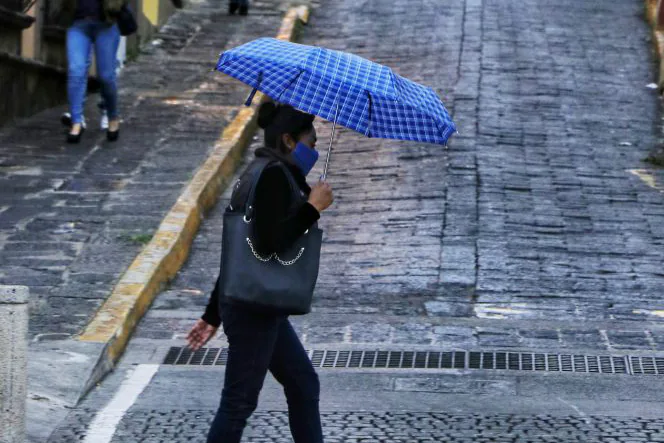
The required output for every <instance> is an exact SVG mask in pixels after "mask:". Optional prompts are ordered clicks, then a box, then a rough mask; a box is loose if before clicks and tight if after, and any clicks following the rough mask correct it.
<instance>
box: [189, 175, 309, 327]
mask: <svg viewBox="0 0 664 443" xmlns="http://www.w3.org/2000/svg"><path fill="white" fill-rule="evenodd" d="M256 186H257V187H256V195H255V199H254V219H255V221H254V235H255V236H256V243H257V246H258V249H259V250H260V251H261V252H265V253H271V252H281V251H283V250H285V249H287V248H288V247H289V246H290V245H292V244H293V243H294V242H295V240H297V239H298V238H299V237H300V236H301V235H302V234H304V232H305V231H306V230H307V229H309V228H310V227H311V226H312V225H313V224H314V223H316V221H317V220H318V219H319V218H320V214H319V213H318V211H317V210H316V208H314V207H313V206H312V205H311V204H309V203H307V202H305V203H304V204H303V205H302V206H300V207H299V208H297V210H296V211H294V212H293V213H289V208H290V206H291V188H290V182H289V180H288V177H286V175H285V172H284V171H283V170H282V169H281V168H280V167H279V166H271V167H268V168H267V169H265V171H263V174H262V175H261V178H260V179H259V181H258V184H257V185H256ZM201 318H202V319H203V321H205V322H206V323H207V324H209V325H212V326H216V327H218V326H219V325H220V324H221V318H220V316H219V278H217V282H216V284H215V285H214V289H213V290H212V293H211V294H210V300H209V301H208V305H207V307H206V308H205V313H204V314H203V316H202V317H201Z"/></svg>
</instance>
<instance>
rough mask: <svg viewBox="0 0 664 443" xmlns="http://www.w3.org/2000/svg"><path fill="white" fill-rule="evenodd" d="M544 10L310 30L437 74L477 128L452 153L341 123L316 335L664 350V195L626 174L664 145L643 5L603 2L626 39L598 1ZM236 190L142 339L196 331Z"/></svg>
mask: <svg viewBox="0 0 664 443" xmlns="http://www.w3.org/2000/svg"><path fill="white" fill-rule="evenodd" d="M540 3H541V2H538V1H536V0H529V1H528V2H527V3H526V6H524V7H523V8H524V9H523V10H521V6H519V7H518V8H517V6H516V3H513V2H499V1H491V0H484V1H480V0H467V1H465V2H457V3H455V4H453V5H447V6H446V7H445V9H444V10H441V9H440V8H438V7H437V4H436V3H435V2H431V1H426V0H418V1H414V2H396V3H394V2H391V3H389V4H388V3H386V2H384V1H368V2H364V3H362V4H356V3H353V2H335V3H331V4H328V3H325V4H324V5H323V6H322V7H320V8H318V9H316V11H315V13H314V15H313V18H312V22H311V26H310V27H309V28H308V29H307V31H306V32H305V35H304V42H305V43H311V44H319V45H325V46H329V47H332V48H337V49H343V50H350V51H353V52H355V53H358V54H361V55H365V56H367V57H369V58H371V59H373V60H376V61H378V62H382V63H386V64H388V65H390V66H393V67H394V68H395V70H397V71H398V72H399V73H401V74H403V75H406V76H409V77H411V78H413V79H415V80H419V81H422V82H424V83H427V84H430V85H433V86H434V87H435V88H436V89H437V90H438V92H439V93H440V94H441V96H442V97H443V98H444V99H445V102H446V104H447V105H448V106H449V108H450V110H451V111H452V112H453V113H454V116H455V119H456V120H457V121H458V123H459V127H460V131H461V134H459V135H457V136H455V137H454V138H453V140H452V142H451V144H450V147H449V149H447V150H444V149H442V148H441V147H439V146H432V145H419V144H415V143H401V142H395V141H388V140H376V139H367V138H364V137H362V136H360V135H357V134H354V133H352V132H350V131H342V132H341V134H340V135H339V138H338V142H337V144H336V145H335V148H334V151H333V155H332V164H331V172H330V182H331V184H332V186H333V187H334V189H335V198H336V200H335V204H334V206H333V208H332V209H330V210H329V211H327V212H326V213H325V214H324V217H323V218H322V219H321V225H322V227H323V228H324V229H325V239H324V240H325V241H324V245H323V254H322V264H321V274H320V278H319V283H318V286H317V293H316V297H317V298H316V304H315V312H314V314H313V315H310V316H306V317H303V318H300V319H297V320H296V321H297V323H298V327H299V328H300V329H299V330H300V333H301V334H302V335H303V338H304V339H305V341H309V342H312V343H326V342H327V343H329V342H346V343H354V342H361V343H366V342H381V343H392V344H399V343H400V344H407V343H416V344H425V345H443V344H445V345H448V346H465V347H468V346H471V347H472V346H480V347H483V346H500V347H526V348H538V347H546V348H558V347H563V348H580V349H587V348H590V349H604V350H609V351H610V350H625V349H631V350H658V349H661V347H662V345H663V344H664V330H662V328H661V324H660V323H659V322H658V318H659V317H658V315H659V314H658V312H657V310H658V309H659V308H661V307H662V306H663V303H664V301H663V300H662V296H663V295H664V291H663V290H662V289H664V286H663V285H664V272H663V271H662V268H661V263H662V258H664V257H663V255H664V247H663V246H664V245H663V237H662V234H663V231H662V226H664V223H663V222H664V194H662V193H661V192H659V191H658V190H657V189H653V188H652V187H649V186H648V185H647V184H646V183H644V182H643V181H642V180H641V179H640V178H639V177H638V176H637V175H635V174H632V173H630V172H629V171H630V170H633V169H639V168H645V166H644V165H643V164H642V163H641V162H640V159H641V157H642V156H643V155H644V154H645V153H646V152H647V150H648V147H649V145H650V144H651V143H652V142H653V141H654V140H655V138H656V134H655V131H654V129H653V125H652V122H653V121H654V119H655V116H656V100H655V99H654V97H653V96H652V95H651V94H652V92H651V91H650V90H648V89H647V88H646V87H645V85H646V83H647V82H648V81H649V79H650V77H651V76H652V71H651V70H650V68H651V66H650V65H649V63H648V62H649V60H650V59H649V58H648V48H649V47H648V42H647V41H646V40H645V38H646V36H647V33H648V30H647V26H646V25H645V24H644V23H643V22H642V21H641V19H640V15H639V14H640V12H639V11H640V8H641V7H642V5H641V3H640V2H638V1H630V2H621V3H619V4H612V5H604V6H602V9H601V11H602V14H603V15H604V16H610V17H614V16H615V17H616V20H618V21H619V22H620V26H622V27H623V28H625V29H627V28H629V29H632V30H633V32H632V33H630V35H629V36H627V37H625V36H622V35H621V36H617V35H614V34H612V33H607V32H604V31H603V29H604V19H602V20H599V19H598V18H597V17H596V13H595V12H596V11H595V9H592V8H589V7H588V6H586V5H585V4H579V3H578V2H565V5H566V7H564V8H558V7H556V8H551V7H550V6H548V5H544V4H540ZM519 5H521V4H519ZM516 9H518V11H517V10H516ZM543 10H544V11H547V14H545V15H541V14H540V11H543ZM341 17H343V19H342V18H341ZM543 17H546V18H547V19H546V21H544V19H543ZM499 23H500V27H499V26H498V25H499ZM582 23H585V25H583V26H582V25H581V24H582ZM567 24H569V25H570V26H569V27H568V26H567ZM572 24H575V26H571V25H572ZM393 29H400V33H399V34H398V35H396V34H394V33H393V32H392V30H393ZM596 36H600V37H601V38H597V39H596V38H595V37H596ZM600 53H601V54H607V55H606V59H604V58H601V59H599V58H598V57H599V56H598V54H600ZM623 53H624V55H620V56H619V55H618V54H623ZM618 58H619V59H620V60H624V61H625V63H628V64H629V66H630V68H629V69H627V68H622V67H621V66H622V65H621V64H619V63H617V62H615V60H614V59H618ZM591 60H592V61H593V63H591ZM607 91H610V93H607ZM318 125H319V138H320V140H321V141H322V143H319V145H321V146H324V145H325V143H324V142H323V141H325V140H326V137H327V136H329V129H330V127H329V124H327V123H324V122H319V123H318ZM623 140H624V141H625V143H622V141H623ZM627 144H629V145H630V146H627ZM258 146H260V143H259V142H258V141H257V142H256V143H255V145H254V147H258ZM245 161H246V160H245ZM317 172H318V171H314V172H313V173H312V175H313V176H315V175H316V174H317ZM645 172H646V171H641V173H645ZM649 173H650V174H652V177H654V178H655V179H657V180H659V178H658V177H660V176H661V173H660V172H658V171H654V170H653V171H650V172H649ZM658 174H659V175H658ZM226 198H228V195H226V196H225V197H224V199H226ZM224 199H222V202H221V204H220V205H219V206H218V207H217V208H215V209H214V210H213V211H212V213H211V214H209V217H208V220H207V221H206V223H204V225H203V227H202V230H201V234H200V235H199V237H198V238H197V239H196V241H195V244H194V247H193V254H192V256H191V258H190V260H189V262H188V263H187V265H186V266H185V268H184V269H183V270H182V271H181V272H180V274H179V276H178V277H177V279H176V280H175V281H174V282H173V283H172V285H171V287H170V288H169V290H168V291H166V292H164V293H163V294H162V295H161V296H160V297H159V298H158V299H157V301H156V302H155V304H154V306H153V309H152V310H151V312H150V313H149V314H148V317H147V318H146V319H145V320H144V321H143V322H142V324H141V326H140V327H139V329H138V332H137V335H138V336H139V337H145V338H161V339H163V338H169V337H171V336H172V334H176V335H182V334H184V333H185V332H186V330H187V328H188V327H189V325H190V324H191V320H192V318H195V317H196V316H197V314H198V312H199V311H200V310H202V309H203V307H204V305H205V303H206V301H207V295H208V293H209V291H210V290H211V287H212V284H213V282H214V281H215V279H216V274H217V272H218V270H217V264H218V262H219V256H220V244H221V213H222V210H223V206H224V201H225V200H224ZM579 319H582V320H583V322H582V323H581V322H579V321H578V320H579ZM484 320H500V321H494V322H492V321H484ZM623 320H629V322H623Z"/></svg>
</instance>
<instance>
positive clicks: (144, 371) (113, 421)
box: [83, 365, 159, 443]
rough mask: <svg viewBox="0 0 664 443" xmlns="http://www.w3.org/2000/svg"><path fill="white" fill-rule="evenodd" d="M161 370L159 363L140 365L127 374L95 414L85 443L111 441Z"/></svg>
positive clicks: (105, 442)
mask: <svg viewBox="0 0 664 443" xmlns="http://www.w3.org/2000/svg"><path fill="white" fill-rule="evenodd" d="M158 370H159V365H138V366H137V367H136V368H135V369H134V370H133V371H131V372H130V373H129V374H127V377H125V379H124V381H123V382H122V384H121V385H120V389H118V391H117V392H116V393H115V395H114V396H113V398H112V399H111V400H110V401H109V402H108V404H107V405H106V406H105V407H104V408H103V409H102V410H101V411H99V412H98V413H97V415H95V417H94V419H93V420H92V422H90V425H89V426H88V429H87V432H86V433H85V440H83V442H84V443H109V442H110V441H111V439H112V438H113V435H114V434H115V430H116V429H117V427H118V424H120V421H121V420H122V417H124V415H125V413H126V412H127V410H128V409H129V408H131V406H132V405H133V404H134V403H135V402H136V400H137V399H138V397H139V396H140V395H141V393H142V392H143V390H144V389H145V388H146V387H147V386H148V385H149V384H150V380H152V377H154V375H155V374H156V373H157V371H158Z"/></svg>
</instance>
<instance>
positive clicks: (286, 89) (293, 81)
mask: <svg viewBox="0 0 664 443" xmlns="http://www.w3.org/2000/svg"><path fill="white" fill-rule="evenodd" d="M303 72H304V69H300V72H298V73H297V75H296V76H295V77H293V79H292V80H291V81H290V83H288V86H286V87H285V88H284V89H283V91H281V93H280V94H279V97H277V100H276V101H277V102H281V96H282V95H284V92H286V91H288V89H289V88H290V87H291V86H292V85H293V83H295V81H297V79H299V78H300V76H301V75H302V73H303Z"/></svg>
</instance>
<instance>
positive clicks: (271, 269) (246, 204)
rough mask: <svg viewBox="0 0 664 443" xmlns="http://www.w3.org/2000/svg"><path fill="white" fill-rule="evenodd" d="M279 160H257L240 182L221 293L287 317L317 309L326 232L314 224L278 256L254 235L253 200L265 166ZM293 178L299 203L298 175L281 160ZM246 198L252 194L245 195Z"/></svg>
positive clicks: (229, 221) (227, 232) (230, 212)
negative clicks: (313, 304)
mask: <svg viewBox="0 0 664 443" xmlns="http://www.w3.org/2000/svg"><path fill="white" fill-rule="evenodd" d="M271 163H272V164H274V163H275V162H274V161H273V160H269V159H265V158H258V159H256V160H254V162H252V164H251V165H250V166H249V167H248V168H247V171H245V173H244V174H243V175H242V177H241V178H240V180H239V182H238V185H237V186H236V188H235V190H234V192H233V196H232V197H231V204H230V205H229V207H228V208H227V209H226V212H225V213H224V226H223V233H222V254H221V279H220V285H221V288H220V290H221V294H222V297H224V299H226V300H228V301H230V302H232V303H239V304H243V305H247V306H250V307H253V308H258V309H260V310H261V311H268V312H274V313H280V314H287V315H301V314H306V313H308V312H309V311H311V302H312V299H313V293H314V288H315V286H316V280H317V279H318V267H319V262H320V249H321V242H322V237H323V231H322V230H320V229H319V228H318V227H317V226H312V227H311V228H309V230H308V231H307V232H305V233H304V234H303V235H302V236H301V237H300V238H299V239H298V240H297V241H296V242H295V243H294V244H293V245H292V246H291V247H290V248H289V249H287V250H286V251H283V252H280V253H278V254H276V253H273V254H269V255H264V254H261V253H260V252H259V251H257V250H256V246H255V244H254V241H253V240H252V235H253V210H252V209H253V208H252V205H253V202H254V196H255V192H256V185H257V183H258V180H259V178H260V175H261V174H262V172H263V170H264V169H265V168H266V167H267V166H268V165H269V164H271ZM276 164H278V165H279V166H280V167H281V168H283V170H284V171H285V172H286V175H287V176H288V180H289V182H290V185H291V192H292V198H291V200H292V201H293V202H294V206H296V205H297V204H302V203H303V202H304V197H303V195H302V192H301V191H300V188H299V186H298V185H297V183H296V182H295V178H294V177H293V176H292V174H291V172H290V171H289V170H288V168H286V167H285V166H284V165H283V164H282V163H281V162H276ZM245 197H246V198H245Z"/></svg>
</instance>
